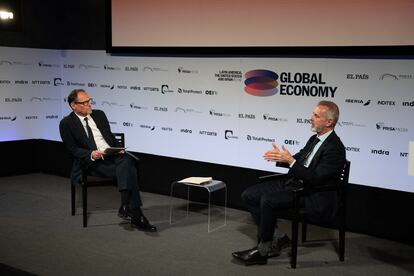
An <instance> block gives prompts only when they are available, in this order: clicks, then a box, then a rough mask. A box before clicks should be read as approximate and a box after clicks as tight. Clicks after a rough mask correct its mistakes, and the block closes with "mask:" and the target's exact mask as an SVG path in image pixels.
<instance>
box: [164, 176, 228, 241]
mask: <svg viewBox="0 0 414 276" xmlns="http://www.w3.org/2000/svg"><path fill="white" fill-rule="evenodd" d="M177 185H186V186H187V213H186V216H185V218H188V211H189V206H190V187H196V188H202V189H205V190H206V191H207V192H208V227H207V229H208V232H209V233H210V232H212V231H214V230H217V229H219V228H221V227H223V226H226V223H227V209H226V208H227V187H226V183H224V182H223V181H220V180H212V181H211V182H210V183H208V184H204V185H197V184H191V183H183V182H177V181H174V182H173V183H171V199H170V225H171V224H174V223H173V219H172V217H173V209H174V208H173V197H174V187H175V186H177ZM222 189H224V223H223V224H222V225H219V226H218V227H215V228H213V229H211V228H210V221H211V194H212V193H213V192H216V191H220V190H222Z"/></svg>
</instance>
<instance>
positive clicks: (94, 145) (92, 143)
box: [85, 117, 97, 150]
mask: <svg viewBox="0 0 414 276" xmlns="http://www.w3.org/2000/svg"><path fill="white" fill-rule="evenodd" d="M85 123H86V130H87V131H88V142H89V147H90V148H91V149H93V150H96V149H97V147H96V143H95V139H93V134H92V129H91V127H90V126H89V124H88V118H86V117H85Z"/></svg>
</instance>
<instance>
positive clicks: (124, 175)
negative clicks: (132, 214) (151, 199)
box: [91, 154, 142, 210]
mask: <svg viewBox="0 0 414 276" xmlns="http://www.w3.org/2000/svg"><path fill="white" fill-rule="evenodd" d="M135 162H136V161H135V160H134V159H133V158H132V157H131V156H129V155H128V154H117V155H111V156H107V157H105V160H102V159H99V160H96V161H94V162H93V163H92V166H91V172H92V174H93V175H96V176H101V177H110V178H115V179H116V180H117V185H118V191H120V192H122V191H125V190H127V191H128V193H129V196H128V198H129V200H128V205H129V207H130V208H131V209H132V210H133V209H138V208H140V207H141V205H142V201H141V196H140V193H139V187H138V176H137V169H136V166H135Z"/></svg>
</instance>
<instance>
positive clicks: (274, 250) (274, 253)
mask: <svg viewBox="0 0 414 276" xmlns="http://www.w3.org/2000/svg"><path fill="white" fill-rule="evenodd" d="M291 242H292V241H291V240H290V238H289V237H288V236H287V235H283V236H282V237H280V238H278V239H277V241H276V245H273V246H272V247H271V248H270V251H269V253H268V254H267V256H268V257H269V258H273V257H278V256H279V255H280V252H281V251H282V250H283V249H285V248H288V247H289V246H290V244H291Z"/></svg>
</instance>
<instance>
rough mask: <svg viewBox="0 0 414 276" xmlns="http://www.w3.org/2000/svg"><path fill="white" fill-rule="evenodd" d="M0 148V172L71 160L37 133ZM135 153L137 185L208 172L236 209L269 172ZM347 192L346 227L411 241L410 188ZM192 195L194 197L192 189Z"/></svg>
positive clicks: (59, 171)
mask: <svg viewBox="0 0 414 276" xmlns="http://www.w3.org/2000/svg"><path fill="white" fill-rule="evenodd" d="M0 151H1V152H3V153H4V154H5V155H4V156H9V157H10V158H9V160H8V162H7V164H6V165H5V166H4V168H2V170H1V173H0V176H9V175H18V174H27V173H36V172H44V173H48V174H54V175H60V176H65V177H69V172H70V168H71V160H70V157H69V155H68V153H67V152H66V150H65V148H64V146H63V144H62V143H61V142H56V141H48V140H42V139H38V140H36V139H32V140H23V141H11V142H0ZM137 154H138V156H139V157H140V159H141V161H140V178H141V190H142V191H146V192H152V193H158V194H164V195H169V194H170V188H171V183H172V182H173V181H176V180H179V179H182V178H185V177H188V176H212V177H213V178H214V179H220V180H222V181H224V182H225V183H226V184H227V188H228V198H227V204H228V206H229V207H232V208H237V209H244V206H243V204H242V202H241V199H240V195H241V193H242V192H243V191H244V190H245V189H246V188H247V187H248V186H250V185H252V184H255V183H256V182H257V178H258V176H261V175H266V174H269V173H268V172H265V171H259V170H252V169H245V168H239V167H232V166H225V165H218V164H212V163H206V162H197V161H191V160H184V159H178V158H171V157H163V156H157V155H151V154H144V153H137ZM68 184H69V182H68ZM347 192H348V197H347V198H348V203H347V204H348V206H347V229H348V230H349V231H352V232H358V233H364V234H369V235H373V236H377V237H381V238H386V239H391V240H395V241H399V242H403V243H408V244H412V245H414V235H413V234H412V233H414V221H413V220H412V219H411V216H412V214H411V210H412V208H411V207H412V203H413V202H414V193H407V192H400V191H393V190H387V189H380V188H373V187H367V186H363V185H356V184H349V185H348V190H347ZM194 196H195V198H197V197H198V196H197V192H196V194H195V195H194ZM192 197H193V195H192Z"/></svg>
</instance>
